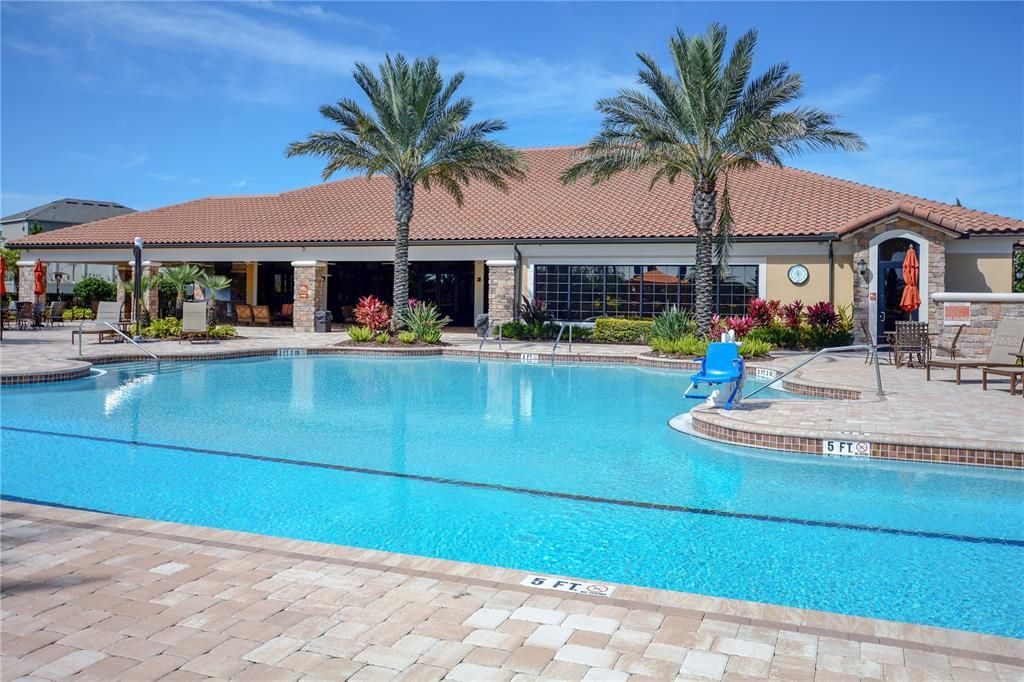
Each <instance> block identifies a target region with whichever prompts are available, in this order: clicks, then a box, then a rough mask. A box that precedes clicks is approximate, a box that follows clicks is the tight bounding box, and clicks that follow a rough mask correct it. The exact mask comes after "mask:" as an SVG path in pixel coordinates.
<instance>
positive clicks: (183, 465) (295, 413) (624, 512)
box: [0, 356, 1024, 637]
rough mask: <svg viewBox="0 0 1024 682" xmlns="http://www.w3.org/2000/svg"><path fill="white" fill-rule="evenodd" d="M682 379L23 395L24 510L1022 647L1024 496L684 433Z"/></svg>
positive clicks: (458, 370) (1003, 475)
mask: <svg viewBox="0 0 1024 682" xmlns="http://www.w3.org/2000/svg"><path fill="white" fill-rule="evenodd" d="M685 386H686V380H685V375H683V374H681V373H674V372H667V371H656V370H646V369H639V368H635V367H614V366H590V365H555V366H551V365H547V364H519V363H511V362H484V363H480V364H478V363H476V362H472V361H460V360H452V359H441V358H386V359H385V358H355V357H327V356H309V357H296V358H253V359H245V360H230V361H217V362H203V363H192V364H173V363H166V364H165V365H164V369H163V370H162V371H161V372H159V373H155V372H153V371H152V367H151V366H150V367H132V366H121V367H119V366H110V367H108V368H107V373H106V374H104V375H102V376H98V377H93V378H88V379H79V380H75V381H69V382H61V383H53V384H39V385H32V386H16V387H10V388H7V387H5V388H4V389H3V391H2V416H0V424H2V429H3V431H2V438H3V442H2V445H3V447H2V461H0V463H2V478H0V492H2V494H3V495H4V496H5V497H8V498H12V499H24V500H32V501H40V502H49V503H56V504H63V505H70V506H77V507H84V508H89V509H96V510H101V511H109V512H113V513H119V514H127V515H135V516H140V517H145V518H152V519H160V520H167V521H175V522H180V523H191V524H197V525H205V526H214V527H219V528H228V529H235V530H244V531H250V532H256V533H266V534H270V535H276V536H284V537H292V538H300V539H308V540H317V541H323V542H334V543H339V544H345V545H354V546H360V547H370V548H375V549H382V550H388V551H395V552H405V553H411V554H420V555H427V556H435V557H442V558H446V559H454V560H462V561H470V562H476V563H483V564H491V565H500V566H508V567H512V568H519V569H525V570H531V571H537V572H544V573H550V574H555V575H568V576H575V577H582V578H591V579H595V580H608V581H616V582H623V583H631V584H636V585H644V586H650V587H659V588H667V589H674V590H682V591H687V592H696V593H701V594H708V595H715V596H723V597H732V598H738V599H748V600H754V601H762V602H770V603H775V604H783V605H787V606H797V607H804V608H812V609H821V610H826V611H834V612H839V613H847V614H855V615H863V616H870V617H875V618H887V619H893V620H899V621H909V622H915V623H922V624H929V625H939V626H945V627H953V628H960V629H967V630H974V631H979V632H988V633H993V634H999V635H1008V636H1015V637H1022V636H1024V613H1022V611H1021V609H1020V608H1019V605H1020V603H1021V602H1022V601H1024V583H1022V581H1021V580H1020V579H1019V571H1018V569H1019V567H1020V566H1022V565H1024V504H1022V501H1024V475H1021V473H1020V472H1009V471H997V470H984V469H973V468H954V467H950V466H943V465H923V464H909V463H885V462H862V461H851V460H843V459H825V458H820V457H810V456H806V455H786V454H780V453H772V452H767V451H760V450H751V449H745V448H740V447H735V446H726V445H718V444H713V443H709V442H706V441H702V440H698V439H695V438H692V437H690V436H686V435H684V434H680V433H677V432H676V431H673V430H672V429H670V428H669V427H668V426H667V421H668V420H669V419H670V418H671V417H673V416H675V415H676V414H678V413H679V412H681V411H683V410H685V409H686V408H687V402H686V401H684V400H683V399H682V397H681V395H682V391H683V389H684V388H685Z"/></svg>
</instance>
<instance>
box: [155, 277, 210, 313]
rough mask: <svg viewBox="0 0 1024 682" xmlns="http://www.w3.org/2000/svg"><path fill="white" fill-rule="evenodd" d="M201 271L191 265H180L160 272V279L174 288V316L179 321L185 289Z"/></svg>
mask: <svg viewBox="0 0 1024 682" xmlns="http://www.w3.org/2000/svg"><path fill="white" fill-rule="evenodd" d="M201 273H202V271H201V270H200V269H199V267H198V266H196V265H192V264H191V263H182V264H181V265H176V266H173V267H169V268H164V269H163V270H161V272H160V279H161V280H163V281H164V282H167V283H168V284H170V285H171V286H173V287H174V293H175V301H174V316H175V317H177V318H178V319H181V309H182V307H183V306H184V304H185V289H186V288H187V287H188V285H190V284H194V283H195V281H196V280H197V279H198V278H199V276H200V274H201Z"/></svg>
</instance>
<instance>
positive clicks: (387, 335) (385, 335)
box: [375, 329, 391, 344]
mask: <svg viewBox="0 0 1024 682" xmlns="http://www.w3.org/2000/svg"><path fill="white" fill-rule="evenodd" d="M375 340H376V341H377V343H382V344H383V343H391V332H389V331H388V330H387V329H384V330H382V331H379V332H377V336H376V337H375Z"/></svg>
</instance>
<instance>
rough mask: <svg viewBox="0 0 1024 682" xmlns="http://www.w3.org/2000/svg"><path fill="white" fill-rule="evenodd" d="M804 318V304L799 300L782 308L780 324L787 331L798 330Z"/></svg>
mask: <svg viewBox="0 0 1024 682" xmlns="http://www.w3.org/2000/svg"><path fill="white" fill-rule="evenodd" d="M803 317H804V304H803V302H802V301H800V300H796V301H793V302H792V303H787V304H786V305H784V306H782V323H783V324H784V325H786V327H788V328H789V329H799V328H800V323H801V322H802V321H803Z"/></svg>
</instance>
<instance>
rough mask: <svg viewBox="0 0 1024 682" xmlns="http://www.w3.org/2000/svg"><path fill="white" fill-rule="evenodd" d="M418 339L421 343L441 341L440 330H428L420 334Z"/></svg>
mask: <svg viewBox="0 0 1024 682" xmlns="http://www.w3.org/2000/svg"><path fill="white" fill-rule="evenodd" d="M420 341H422V342H423V343H439V342H440V341H441V330H440V329H437V330H434V331H428V332H426V333H424V334H422V335H420Z"/></svg>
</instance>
